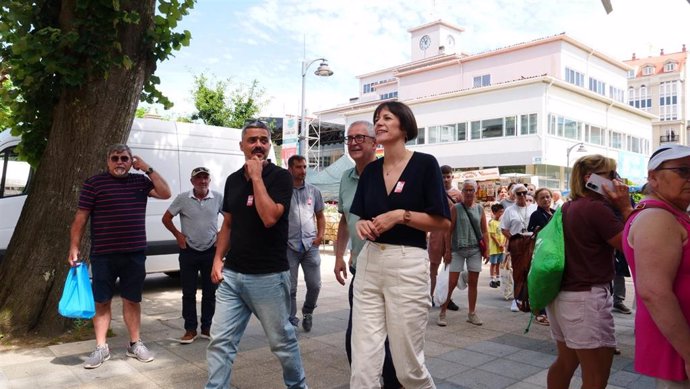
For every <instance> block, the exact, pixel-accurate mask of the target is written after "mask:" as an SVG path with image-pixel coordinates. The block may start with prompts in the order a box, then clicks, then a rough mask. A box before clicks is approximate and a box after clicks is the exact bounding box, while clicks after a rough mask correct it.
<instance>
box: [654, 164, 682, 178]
mask: <svg viewBox="0 0 690 389" xmlns="http://www.w3.org/2000/svg"><path fill="white" fill-rule="evenodd" d="M655 170H673V171H674V172H676V174H678V176H680V178H682V179H684V180H687V179H690V167H687V166H678V167H658V168H656V169H655Z"/></svg>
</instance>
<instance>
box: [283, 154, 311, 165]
mask: <svg viewBox="0 0 690 389" xmlns="http://www.w3.org/2000/svg"><path fill="white" fill-rule="evenodd" d="M306 160H307V159H306V158H304V157H303V156H301V155H297V154H295V155H293V156H292V157H290V158H288V167H293V166H294V165H295V161H306Z"/></svg>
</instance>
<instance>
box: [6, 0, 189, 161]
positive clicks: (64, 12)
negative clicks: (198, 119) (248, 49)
mask: <svg viewBox="0 0 690 389" xmlns="http://www.w3.org/2000/svg"><path fill="white" fill-rule="evenodd" d="M131 1H138V0H131ZM73 4H74V7H73V8H72V9H69V8H68V7H64V9H63V2H60V1H52V0H33V1H29V0H6V1H4V2H3V5H2V6H1V8H0V58H2V64H1V65H0V74H4V75H7V76H8V77H9V80H11V85H10V86H7V85H5V83H3V85H2V88H0V125H2V126H3V127H4V128H7V127H9V128H11V129H12V134H14V135H21V137H22V142H21V144H20V145H19V147H18V150H19V153H20V155H21V157H22V158H23V159H25V160H28V161H29V162H30V163H31V164H32V165H34V166H35V165H37V163H38V161H39V159H40V157H41V154H42V153H43V150H44V149H45V145H46V142H47V139H48V134H49V132H50V128H51V126H52V113H53V108H54V106H55V105H56V104H57V102H58V101H59V99H60V96H61V95H62V94H63V93H64V92H66V91H69V90H74V89H77V88H80V87H83V86H84V85H86V84H88V83H89V82H90V81H93V80H97V79H107V77H108V73H109V71H111V69H113V68H117V67H120V68H124V69H131V68H132V66H133V65H134V64H133V60H132V58H130V57H129V56H128V55H127V54H126V53H125V52H124V51H123V49H122V44H121V42H124V41H125V39H126V36H123V35H125V34H126V28H125V27H126V25H128V24H138V23H141V22H142V20H141V16H140V15H139V14H138V13H137V12H134V11H130V10H127V9H125V8H126V7H121V6H122V5H127V4H130V2H129V1H124V0H109V1H105V0H76V1H74V3H73ZM158 4H159V6H158V11H159V14H158V15H156V16H155V18H154V20H153V27H152V28H151V29H149V31H148V36H147V37H146V42H148V45H149V47H148V48H147V50H146V51H147V52H148V53H149V55H151V56H152V58H153V59H155V60H156V61H163V60H165V59H167V58H169V57H170V55H172V52H173V50H179V49H180V48H181V47H182V46H187V45H189V40H190V38H191V34H190V33H189V31H183V32H174V29H175V27H176V26H177V23H178V21H179V20H181V18H182V17H183V16H184V15H187V14H188V12H189V9H191V8H192V7H193V6H194V0H158ZM159 83H160V80H159V79H158V77H155V76H151V77H148V79H147V81H146V82H145V85H144V91H143V92H142V100H144V101H147V102H149V103H154V102H158V103H161V104H163V106H165V107H166V108H169V107H170V106H172V104H171V102H170V101H169V100H168V99H167V98H166V97H165V96H163V95H162V94H161V93H160V92H159V91H158V90H157V89H156V86H157V85H158V84H159Z"/></svg>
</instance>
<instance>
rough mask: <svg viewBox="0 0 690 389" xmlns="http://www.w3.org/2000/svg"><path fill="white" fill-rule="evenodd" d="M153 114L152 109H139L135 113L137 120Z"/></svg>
mask: <svg viewBox="0 0 690 389" xmlns="http://www.w3.org/2000/svg"><path fill="white" fill-rule="evenodd" d="M149 112H151V107H137V111H136V112H135V113H134V117H135V118H139V119H141V118H143V117H144V115H146V114H147V113H149Z"/></svg>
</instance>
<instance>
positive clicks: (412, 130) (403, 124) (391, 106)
mask: <svg viewBox="0 0 690 389" xmlns="http://www.w3.org/2000/svg"><path fill="white" fill-rule="evenodd" d="M384 108H385V109H387V110H389V111H390V112H391V113H392V114H393V115H395V117H397V118H398V120H399V121H400V129H401V130H402V131H404V132H405V134H406V135H405V141H411V140H413V139H415V138H416V137H417V132H418V131H419V129H418V128H417V120H416V119H415V118H414V114H413V113H412V110H411V109H410V107H408V106H407V105H405V104H403V103H401V102H399V101H387V102H385V103H381V104H379V106H378V107H376V110H375V111H374V126H375V125H376V120H377V119H378V117H379V112H381V110H382V109H384Z"/></svg>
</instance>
